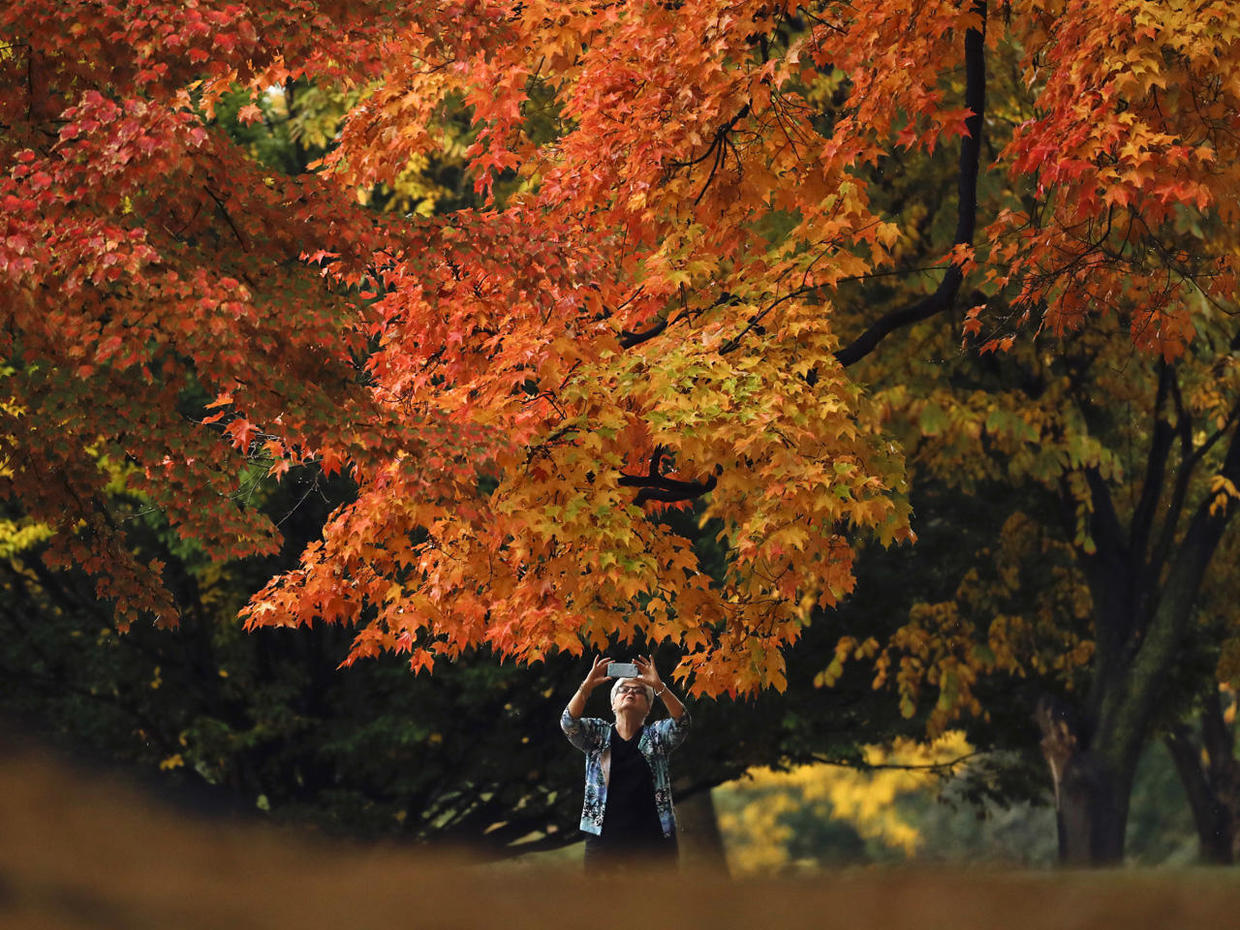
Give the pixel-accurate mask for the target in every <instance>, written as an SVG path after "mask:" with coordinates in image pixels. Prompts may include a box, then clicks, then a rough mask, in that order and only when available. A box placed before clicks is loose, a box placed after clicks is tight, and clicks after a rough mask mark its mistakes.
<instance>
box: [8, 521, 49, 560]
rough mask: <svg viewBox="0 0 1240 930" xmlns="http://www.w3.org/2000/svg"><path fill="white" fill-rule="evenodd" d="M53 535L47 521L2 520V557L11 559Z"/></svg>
mask: <svg viewBox="0 0 1240 930" xmlns="http://www.w3.org/2000/svg"><path fill="white" fill-rule="evenodd" d="M51 536H52V530H51V527H49V526H48V525H47V524H45V523H28V522H17V521H14V520H0V559H11V558H12V557H13V556H15V555H17V554H18V553H19V552H24V551H26V550H27V549H31V548H33V547H35V546H37V545H38V544H39V543H41V542H43V541H44V540H47V539H50V538H51Z"/></svg>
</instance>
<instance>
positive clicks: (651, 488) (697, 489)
mask: <svg viewBox="0 0 1240 930" xmlns="http://www.w3.org/2000/svg"><path fill="white" fill-rule="evenodd" d="M665 451H666V450H665V449H664V448H663V447H662V446H655V449H654V452H653V453H652V454H651V456H650V465H649V468H648V470H647V473H646V474H644V475H625V474H621V475H620V479H619V481H618V484H620V486H621V487H625V488H641V490H640V491H638V492H637V496H636V497H635V498H634V499H633V503H635V504H639V505H640V504H644V503H645V502H646V501H662V502H663V503H676V502H678V501H689V500H693V499H694V498H697V497H701V496H702V495H703V494H706V493H707V492H709V491H712V490H714V487H715V485H716V484H717V483H718V480H719V479H718V478H717V477H716V476H715V475H710V476H709V477H707V478H706V480H705V481H679V480H677V479H675V478H667V477H665V476H663V475H661V474H659V467H660V466H661V465H662V462H663V456H664V454H665Z"/></svg>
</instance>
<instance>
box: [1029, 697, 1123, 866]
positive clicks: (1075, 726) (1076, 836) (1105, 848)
mask: <svg viewBox="0 0 1240 930" xmlns="http://www.w3.org/2000/svg"><path fill="white" fill-rule="evenodd" d="M1034 717H1035V719H1036V720H1037V723H1038V727H1039V729H1041V731H1042V754H1043V756H1044V757H1045V758H1046V763H1047V765H1048V766H1049V767H1050V770H1051V780H1052V783H1053V785H1054V789H1055V819H1056V824H1057V826H1058V830H1059V861H1060V862H1061V863H1062V864H1064V865H1114V864H1118V863H1119V862H1121V861H1123V858H1124V833H1125V827H1126V824H1127V814H1128V793H1129V789H1130V786H1131V784H1132V778H1131V773H1122V772H1121V773H1116V772H1115V771H1113V770H1112V768H1111V767H1110V766H1108V765H1107V764H1106V762H1105V761H1104V760H1103V759H1102V758H1101V757H1100V756H1098V755H1097V754H1096V753H1094V752H1093V751H1092V750H1090V749H1089V748H1088V745H1087V742H1086V738H1085V734H1084V733H1083V730H1082V727H1081V724H1080V723H1079V718H1077V716H1076V714H1075V712H1074V711H1073V710H1072V709H1071V708H1070V707H1068V705H1066V704H1065V703H1063V702H1062V701H1059V700H1058V699H1055V698H1049V697H1048V698H1043V699H1042V700H1041V701H1040V702H1039V703H1038V708H1037V711H1036V713H1035V715H1034Z"/></svg>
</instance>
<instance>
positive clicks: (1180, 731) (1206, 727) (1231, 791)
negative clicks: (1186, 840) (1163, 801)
mask: <svg viewBox="0 0 1240 930" xmlns="http://www.w3.org/2000/svg"><path fill="white" fill-rule="evenodd" d="M1163 741H1164V743H1165V744H1166V746H1167V751H1168V752H1170V753H1171V758H1172V760H1173V761H1174V762H1175V768H1176V772H1178V773H1179V776H1180V781H1181V783H1182V784H1183V785H1184V792H1185V794H1187V795H1188V804H1189V807H1191V808H1192V811H1193V823H1194V825H1195V826H1196V828H1197V843H1198V848H1199V850H1200V854H1201V858H1202V860H1203V861H1205V862H1210V863H1214V864H1215V865H1231V864H1233V863H1234V862H1235V861H1236V859H1237V854H1238V853H1240V850H1238V849H1237V846H1238V845H1240V831H1238V830H1237V824H1238V823H1240V762H1238V761H1237V760H1236V757H1235V752H1234V750H1235V738H1234V736H1233V734H1232V731H1231V728H1230V727H1229V726H1228V725H1227V723H1226V721H1225V720H1224V718H1223V707H1222V702H1221V701H1220V700H1219V696H1218V692H1217V691H1215V692H1213V693H1212V694H1211V695H1210V696H1209V697H1208V698H1207V699H1206V702H1205V706H1204V707H1203V708H1202V712H1201V744H1200V745H1198V743H1197V741H1196V740H1195V739H1194V738H1193V735H1192V733H1191V732H1190V731H1189V728H1188V727H1187V726H1179V727H1176V728H1175V730H1173V731H1172V732H1171V733H1168V734H1167V735H1166V737H1165V738H1164V740H1163Z"/></svg>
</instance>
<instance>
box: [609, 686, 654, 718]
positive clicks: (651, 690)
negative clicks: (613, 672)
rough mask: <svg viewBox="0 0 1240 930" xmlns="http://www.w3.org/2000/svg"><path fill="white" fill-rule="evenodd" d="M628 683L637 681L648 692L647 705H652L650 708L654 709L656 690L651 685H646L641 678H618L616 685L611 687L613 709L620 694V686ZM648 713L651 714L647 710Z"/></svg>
mask: <svg viewBox="0 0 1240 930" xmlns="http://www.w3.org/2000/svg"><path fill="white" fill-rule="evenodd" d="M626 681H635V682H637V683H638V684H639V685H641V686H642V688H644V689H645V691H646V703H647V704H649V705H650V708H653V707H654V688H652V687H650V685H648V684H646V683H645V682H644V681H642V680H641V679H640V678H617V679H616V683H615V684H614V685H612V686H611V706H612V707H615V706H616V694H618V693H619V691H620V686H621V685H622V684H624V683H625V682H626ZM646 712H647V713H649V712H650V709H649V708H647V711H646Z"/></svg>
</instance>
